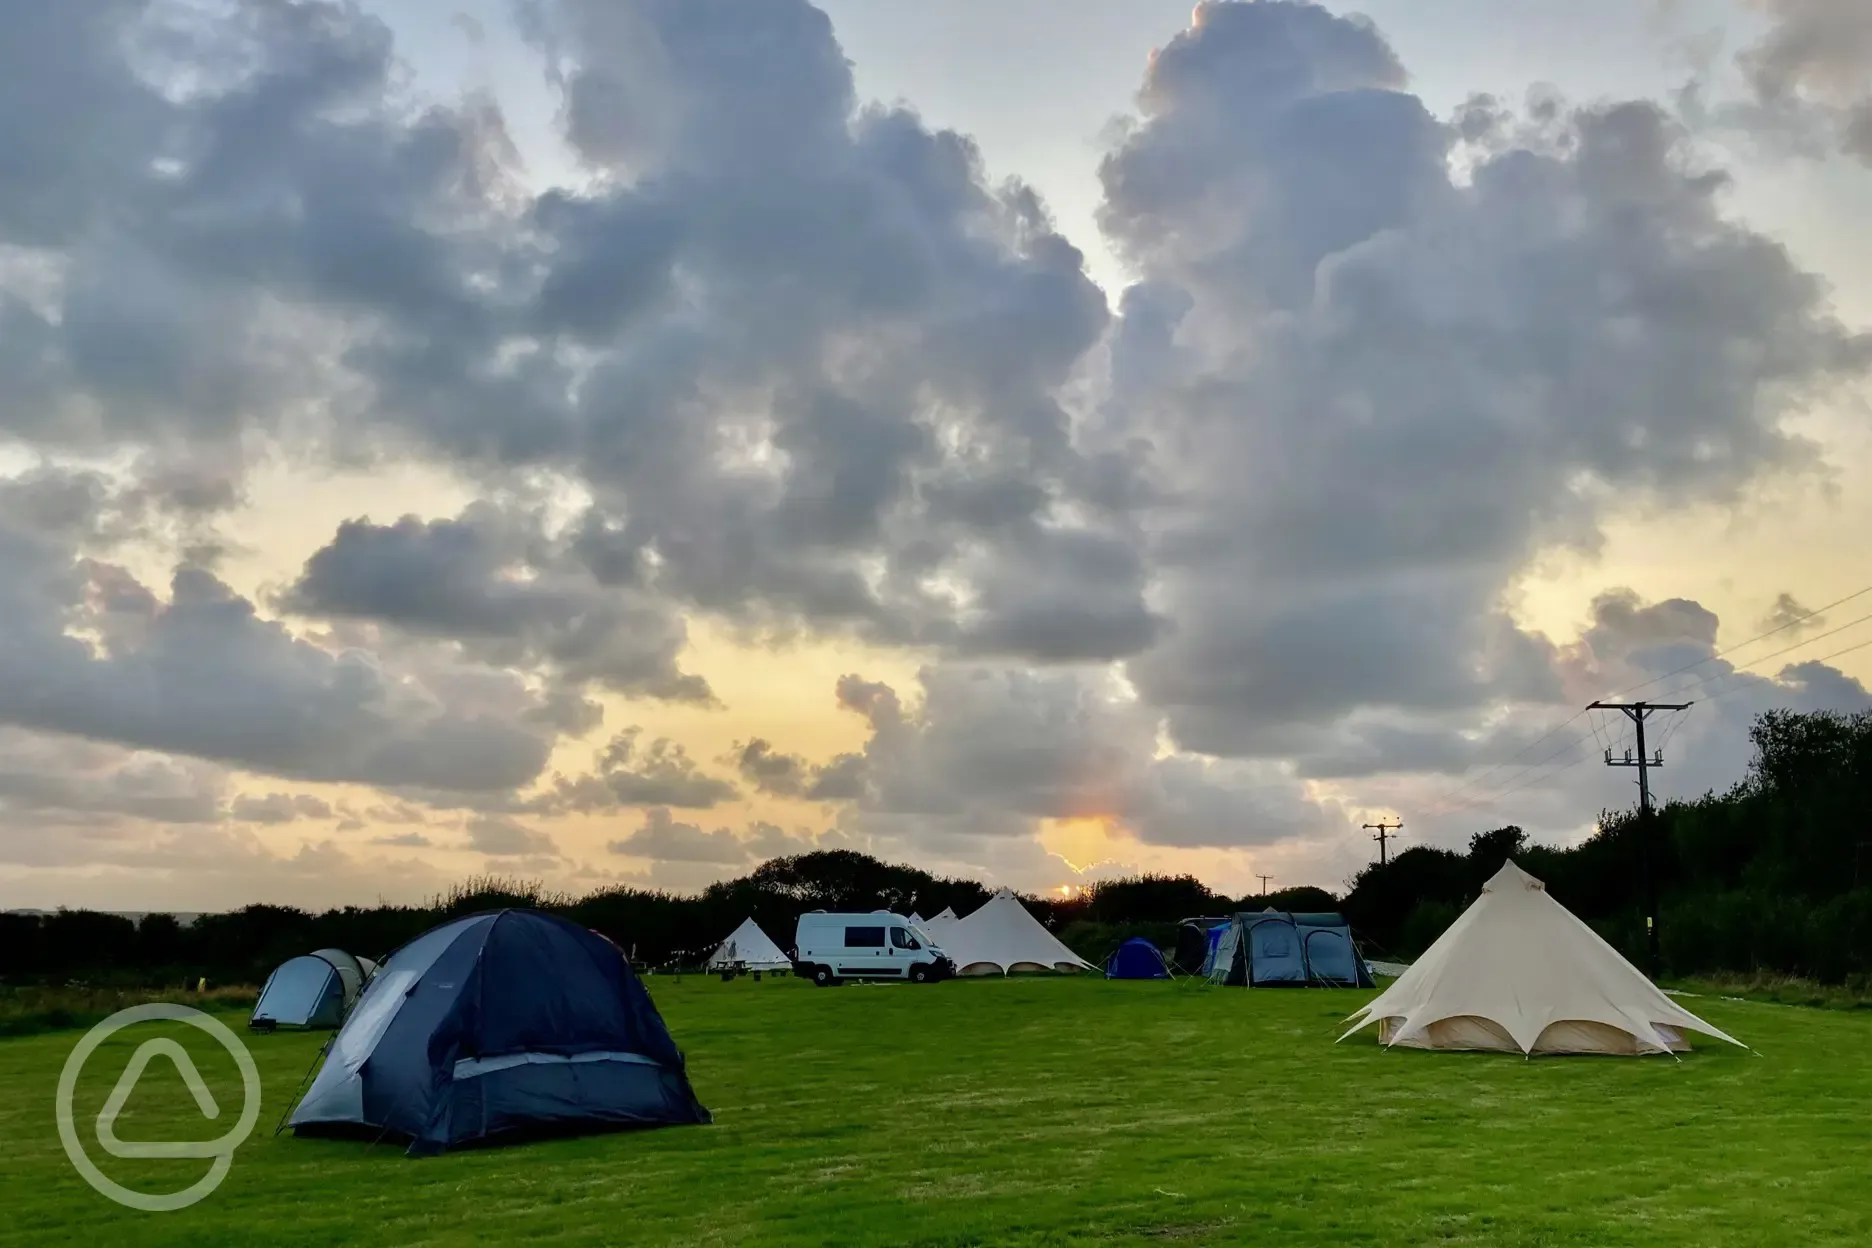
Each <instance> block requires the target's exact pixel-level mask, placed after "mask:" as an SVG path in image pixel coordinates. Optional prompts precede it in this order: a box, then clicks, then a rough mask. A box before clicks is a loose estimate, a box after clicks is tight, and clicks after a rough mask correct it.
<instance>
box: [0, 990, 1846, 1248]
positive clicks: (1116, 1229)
mask: <svg viewBox="0 0 1872 1248" xmlns="http://www.w3.org/2000/svg"><path fill="white" fill-rule="evenodd" d="M650 984H651V990H652V992H653V994H654V995H655V998H656V1000H657V1003H658V1005H659V1007H660V1008H661V1009H662V1011H663V1014H664V1017H665V1018H666V1019H667V1020H668V1022H669V1024H670V1027H671V1029H672V1030H673V1031H674V1032H675V1034H676V1036H677V1039H678V1041H679V1042H680V1043H681V1044H682V1045H683V1046H684V1047H685V1049H686V1050H687V1051H688V1053H689V1057H690V1066H691V1072H692V1076H693V1079H694V1082H695V1085H696V1088H697V1091H698V1093H699V1094H700V1096H701V1098H702V1100H703V1103H704V1104H706V1105H708V1106H709V1107H710V1108H711V1109H712V1110H713V1111H714V1112H715V1118H716V1121H715V1124H714V1125H713V1126H707V1127H682V1128H669V1129H662V1130H655V1131H644V1132H637V1133H631V1134H623V1135H605V1136H594V1137H586V1138H583V1139H572V1140H559V1141H552V1142H547V1143H536V1144H529V1145H525V1146H520V1147H510V1148H505V1149H487V1150H480V1151H468V1152H461V1153H455V1154H450V1155H445V1156H442V1157H438V1158H433V1159H428V1160H422V1161H414V1160H410V1159H408V1158H406V1157H405V1156H403V1154H402V1152H401V1150H400V1149H398V1148H396V1147H394V1146H391V1145H388V1144H384V1145H378V1146H375V1147H371V1146H367V1145H365V1144H361V1143H349V1142H338V1141H315V1140H300V1139H295V1138H293V1137H292V1135H291V1134H290V1133H287V1134H284V1135H280V1136H278V1137H277V1138H275V1137H273V1136H272V1135H270V1132H271V1130H272V1127H273V1124H274V1123H275V1122H276V1121H277V1120H278V1118H279V1117H280V1114H281V1113H282V1111H283V1110H284V1109H285V1108H286V1105H287V1104H288V1101H289V1099H290V1097H291V1095H292V1093H293V1091H294V1089H295V1088H296V1087H297V1086H298V1084H299V1081H300V1079H301V1077H302V1076H303V1075H304V1074H305V1072H306V1069H307V1066H308V1065H309V1064H310V1062H311V1061H312V1059H313V1056H314V1055H315V1054H316V1052H317V1051H318V1048H319V1046H320V1044H321V1043H322V1040H323V1037H321V1036H309V1035H303V1034H298V1035H293V1034H284V1033H282V1034H275V1035H271V1036H256V1037H251V1038H250V1039H249V1041H248V1043H249V1045H250V1047H251V1049H252V1051H253V1053H254V1056H255V1058H256V1059H257V1061H258V1064H259V1067H260V1070H261V1073H262V1076H263V1080H264V1084H265V1103H264V1107H263V1111H262V1115H261V1126H260V1129H259V1130H258V1131H256V1133H255V1137H254V1139H253V1140H252V1141H251V1142H250V1143H249V1144H248V1145H247V1146H245V1147H244V1148H242V1149H241V1150H240V1152H239V1153H238V1154H237V1156H236V1158H235V1161H234V1165H233V1169H232V1172H231V1173H230V1175H229V1177H228V1179H227V1181H226V1182H225V1183H224V1184H223V1185H222V1186H221V1188H220V1189H219V1190H218V1191H216V1192H215V1193H214V1194H213V1195H211V1196H209V1197H208V1198H207V1199H206V1200H205V1201H203V1202H202V1203H200V1204H198V1205H196V1206H194V1207H192V1208H190V1209H187V1210H183V1211H181V1212H177V1213H165V1214H140V1213H134V1212H131V1211H128V1210H125V1209H122V1208H120V1207H118V1206H116V1205H114V1204H111V1203H109V1202H107V1201H106V1200H104V1199H103V1198H102V1197H100V1196H98V1195H96V1194H94V1193H93V1192H92V1191H91V1190H90V1189H89V1188H88V1187H86V1186H84V1185H83V1184H82V1183H81V1181H80V1180H79V1179H78V1177H77V1175H76V1173H75V1172H74V1171H73V1170H72V1168H71V1167H70V1165H69V1164H68V1163H67V1162H66V1160H65V1157H64V1154H63V1153H62V1151H61V1149H60V1146H59V1143H58V1139H57V1135H56V1132H55V1127H54V1123H53V1087H54V1085H55V1083H56V1081H57V1079H58V1074H59V1069H60V1067H61V1065H62V1063H63V1062H64V1059H65V1055H66V1053H67V1052H68V1051H69V1050H70V1049H71V1047H72V1045H73V1044H74V1043H75V1042H76V1041H77V1039H78V1036H79V1034H80V1033H78V1032H66V1033H63V1034H59V1035H44V1036H34V1037H27V1038H21V1039H13V1040H6V1041H0V1193H3V1195H0V1208H4V1216H0V1244H28V1243H30V1244H56V1243H84V1244H87V1245H103V1244H120V1243H138V1244H176V1245H190V1246H196V1245H202V1244H212V1243H231V1242H241V1243H254V1242H265V1243H268V1244H270V1245H280V1246H288V1245H309V1244H331V1245H337V1244H345V1243H353V1242H369V1243H375V1244H387V1245H397V1246H398V1248H403V1246H405V1245H428V1244H496V1243H508V1242H513V1243H521V1242H524V1243H533V1244H551V1245H558V1244H607V1243H610V1244H669V1245H714V1244H733V1245H750V1246H752V1245H760V1246H762V1248H766V1246H769V1245H782V1246H784V1245H822V1244H823V1245H867V1244H876V1245H955V1246H960V1245H1063V1244H1157V1243H1166V1242H1171V1243H1191V1244H1208V1243H1216V1244H1276V1243H1278V1244H1283V1245H1315V1244H1317V1245H1367V1244H1368V1245H1381V1244H1382V1245H1385V1246H1386V1248H1395V1246H1397V1245H1418V1244H1480V1245H1491V1246H1495V1245H1501V1246H1517V1245H1521V1246H1527V1248H1533V1246H1535V1245H1574V1244H1577V1245H1591V1246H1593V1248H1608V1246H1612V1245H1645V1246H1646V1248H1657V1246H1660V1245H1676V1244H1682V1245H1697V1246H1698V1248H1710V1246H1713V1245H1748V1246H1750V1248H1754V1246H1756V1245H1761V1244H1767V1243H1777V1244H1820V1243H1840V1244H1866V1243H1872V1200H1869V1199H1867V1196H1866V1189H1865V1176H1866V1175H1867V1174H1868V1173H1872V1130H1868V1129H1867V1125H1866V1121H1867V1120H1866V1106H1867V1105H1868V1104H1872V1016H1868V1015H1866V1014H1863V1013H1848V1012H1835V1011H1818V1010H1795V1009H1788V1008H1784V1007H1778V1006H1770V1005H1758V1004H1752V1003H1734V1002H1727V1001H1722V1000H1697V1001H1694V1002H1692V1003H1691V1004H1692V1005H1693V1006H1694V1007H1695V1008H1696V1009H1697V1010H1698V1011H1699V1012H1702V1013H1704V1015H1705V1016H1706V1017H1708V1018H1709V1020H1710V1021H1711V1022H1713V1023H1715V1024H1716V1025H1717V1026H1720V1027H1723V1028H1725V1029H1727V1030H1730V1031H1731V1032H1732V1033H1733V1034H1735V1035H1738V1036H1740V1037H1741V1038H1743V1039H1745V1040H1747V1041H1748V1042H1750V1043H1751V1044H1753V1045H1754V1046H1755V1048H1756V1049H1757V1050H1758V1051H1759V1054H1760V1055H1759V1056H1756V1055H1754V1054H1750V1053H1747V1052H1744V1051H1742V1050H1738V1049H1732V1048H1730V1047H1729V1046H1727V1045H1721V1044H1719V1043H1712V1044H1708V1045H1704V1044H1701V1043H1699V1047H1698V1048H1697V1050H1696V1052H1694V1053H1692V1054H1690V1055H1688V1056H1687V1057H1686V1058H1685V1059H1684V1060H1683V1061H1681V1062H1678V1061H1672V1060H1669V1059H1665V1058H1650V1059H1618V1058H1547V1059H1539V1060H1535V1061H1526V1060H1523V1059H1520V1058H1516V1057H1504V1056H1500V1055H1487V1054H1438V1053H1421V1052H1407V1051H1404V1050H1398V1051H1394V1052H1389V1053H1386V1052H1382V1051H1380V1050H1379V1049H1378V1047H1377V1045H1376V1044H1375V1042H1374V1041H1373V1040H1372V1039H1371V1038H1370V1033H1369V1032H1366V1033H1361V1034H1360V1035H1359V1036H1357V1037H1354V1038H1353V1039H1351V1040H1348V1041H1346V1042H1345V1043H1344V1044H1341V1045H1337V1046H1335V1045H1334V1044H1333V1039H1334V1037H1335V1036H1336V1035H1337V1034H1338V1033H1337V1028H1336V1025H1337V1023H1338V1021H1339V1020H1340V1019H1341V1018H1342V1017H1343V1016H1344V1015H1345V1014H1347V1013H1348V1012H1350V1011H1351V1010H1352V1009H1353V1008H1355V1007H1356V1005H1357V1004H1358V1003H1359V1002H1360V1001H1361V1000H1362V999H1364V997H1365V996H1366V995H1368V994H1364V993H1357V992H1325V991H1309V992H1280V991H1274V990H1264V991H1247V992H1244V991H1241V990H1223V989H1209V988H1202V987H1197V986H1186V985H1182V984H1164V983H1104V982H1100V981H1097V980H1041V979H1033V980H1011V981H974V982H967V981H965V982H959V983H949V984H942V985H938V986H935V987H931V988H909V987H899V986H891V987H849V988H844V989H837V990H832V991H825V990H817V989H814V988H812V987H810V986H809V985H807V984H804V983H800V982H797V981H788V980H769V981H766V982H763V983H758V984H757V983H753V982H752V981H750V980H747V979H742V980H737V981H735V982H733V983H727V984H724V983H722V982H720V981H719V980H715V979H708V978H701V977H688V978H685V979H684V980H683V981H682V982H681V983H676V982H673V981H671V980H669V979H667V978H656V979H653V980H651V981H650ZM233 1021H235V1023H236V1024H237V1027H238V1022H239V1020H238V1017H236V1018H235V1019H234V1020H233ZM177 1030H178V1034H179V1038H182V1039H183V1040H184V1042H185V1043H186V1044H187V1046H188V1047H189V1049H190V1051H191V1052H192V1053H195V1054H197V1055H198V1056H197V1062H198V1065H199V1066H200V1067H201V1069H202V1072H203V1074H204V1075H205V1076H206V1077H207V1078H208V1080H209V1083H210V1086H211V1087H212V1088H213V1089H214V1091H215V1095H216V1096H217V1098H218V1099H219V1101H220V1104H221V1105H222V1106H223V1111H222V1112H223V1117H222V1119H221V1122H220V1124H219V1125H222V1126H225V1124H227V1123H229V1122H231V1120H232V1117H233V1114H234V1112H235V1111H236V1110H237V1108H238V1104H239V1100H238V1081H237V1076H236V1074H235V1071H234V1067H233V1063H232V1062H231V1061H230V1060H229V1059H228V1058H227V1057H226V1056H225V1055H223V1054H219V1053H218V1052H217V1050H216V1049H215V1048H214V1046H213V1044H212V1042H211V1041H209V1040H207V1038H206V1037H201V1036H199V1034H198V1033H194V1032H191V1031H188V1030H187V1029H177ZM154 1034H158V1032H157V1030H156V1029H154V1028H148V1029H139V1030H137V1031H134V1032H131V1033H126V1034H125V1035H123V1036H120V1037H119V1038H118V1040H117V1041H115V1042H112V1043H110V1044H107V1045H106V1046H105V1047H104V1048H103V1049H101V1050H100V1051H99V1052H98V1053H97V1054H96V1055H95V1057H94V1059H93V1060H92V1062H91V1063H90V1064H89V1065H88V1066H87V1068H86V1075H85V1077H84V1079H83V1080H82V1081H81V1083H80V1092H79V1097H78V1118H79V1121H80V1123H81V1124H88V1123H89V1121H90V1119H91V1118H92V1117H93V1116H94V1115H95V1114H96V1112H97V1109H98V1107H99V1106H100V1105H101V1104H102V1102H103V1099H104V1097H105V1096H106V1095H107V1094H108V1092H109V1090H110V1088H111V1086H112V1085H113V1084H114V1083H115V1082H116V1079H117V1076H118V1074H119V1073H120V1072H121V1071H122V1069H123V1066H124V1063H125V1062H126V1061H127V1059H128V1056H129V1053H130V1051H131V1050H132V1048H133V1047H134V1046H135V1045H136V1044H138V1043H141V1041H142V1040H144V1039H147V1038H149V1037H150V1036H151V1035H154ZM150 1072H151V1073H150V1074H149V1075H148V1076H147V1077H146V1078H145V1080H144V1081H143V1084H142V1086H141V1087H140V1088H139V1090H138V1092H137V1094H136V1095H135V1096H134V1097H132V1099H131V1101H130V1104H129V1108H128V1110H127V1111H126V1113H125V1115H124V1117H123V1118H122V1119H121V1120H120V1126H119V1134H120V1136H121V1137H122V1138H124V1139H126V1140H130V1139H155V1138H190V1137H200V1136H202V1135H206V1134H210V1133H211V1132H210V1131H207V1130H202V1129H201V1128H202V1127H203V1125H204V1124H202V1121H201V1118H200V1115H199V1113H198V1112H197V1110H196V1108H195V1106H194V1103H193V1101H192V1100H190V1099H189V1098H188V1097H187V1095H186V1093H184V1092H183V1090H182V1088H181V1084H180V1080H179V1079H177V1078H175V1077H174V1075H173V1073H172V1072H170V1071H169V1068H168V1066H167V1064H166V1063H164V1062H160V1061H159V1062H157V1063H155V1064H154V1065H152V1066H151V1067H150ZM165 1076H166V1077H165ZM83 1134H84V1136H85V1138H86V1139H87V1142H88V1143H92V1144H95V1140H94V1138H93V1137H91V1135H90V1133H89V1131H88V1130H85V1131H84V1132H83ZM92 1156H93V1157H96V1158H99V1159H100V1163H101V1164H105V1165H106V1166H107V1173H109V1174H111V1175H112V1177H114V1178H117V1179H118V1180H119V1181H120V1182H125V1183H128V1184H131V1185H132V1186H142V1187H145V1188H147V1189H148V1190H157V1191H173V1190H176V1189H179V1188H181V1187H183V1186H185V1185H186V1184H187V1183H189V1182H191V1181H193V1180H194V1179H195V1178H196V1177H198V1176H199V1175H201V1174H202V1173H203V1172H204V1169H205V1165H206V1163H205V1162H200V1161H193V1162H186V1161H144V1162H134V1161H123V1160H116V1159H111V1158H108V1157H105V1156H104V1155H103V1154H102V1151H101V1150H95V1151H93V1153H92Z"/></svg>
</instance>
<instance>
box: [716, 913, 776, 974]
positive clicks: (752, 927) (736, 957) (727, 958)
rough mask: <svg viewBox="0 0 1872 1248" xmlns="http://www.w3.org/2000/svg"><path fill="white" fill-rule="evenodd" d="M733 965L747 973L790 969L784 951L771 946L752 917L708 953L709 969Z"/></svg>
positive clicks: (770, 942) (764, 933)
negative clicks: (743, 968)
mask: <svg viewBox="0 0 1872 1248" xmlns="http://www.w3.org/2000/svg"><path fill="white" fill-rule="evenodd" d="M736 962H739V963H741V964H742V965H744V966H746V967H747V969H748V970H750V971H780V970H785V969H786V968H787V967H789V966H792V965H793V963H792V962H791V961H790V960H789V959H788V958H787V956H786V953H785V951H783V950H782V949H781V948H780V946H779V945H776V944H774V943H773V941H772V940H770V939H769V938H768V936H767V933H766V932H763V931H761V929H760V924H758V923H756V922H755V921H754V920H753V918H752V917H750V918H749V919H748V920H747V921H746V922H744V923H743V924H741V926H740V927H737V928H735V930H734V933H733V934H732V935H730V936H729V937H728V939H727V940H724V941H722V943H721V944H720V945H719V946H718V947H717V948H716V950H715V952H714V953H711V954H709V960H708V964H709V966H710V968H714V967H719V966H733V965H734V964H735V963H736Z"/></svg>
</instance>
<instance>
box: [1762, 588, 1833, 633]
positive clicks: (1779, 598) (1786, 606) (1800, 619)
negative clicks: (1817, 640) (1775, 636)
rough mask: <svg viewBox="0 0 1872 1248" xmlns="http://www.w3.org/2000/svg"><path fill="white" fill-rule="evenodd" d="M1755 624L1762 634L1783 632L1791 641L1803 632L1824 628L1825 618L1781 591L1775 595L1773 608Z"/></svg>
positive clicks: (1791, 595) (1784, 591)
mask: <svg viewBox="0 0 1872 1248" xmlns="http://www.w3.org/2000/svg"><path fill="white" fill-rule="evenodd" d="M1757 624H1758V627H1759V628H1760V629H1761V631H1762V632H1771V631H1772V632H1785V633H1786V634H1787V635H1788V637H1789V638H1790V639H1791V638H1794V637H1798V636H1800V635H1801V634H1802V633H1804V632H1810V631H1812V630H1813V629H1816V628H1821V627H1824V626H1825V624H1826V616H1824V615H1821V614H1820V613H1819V612H1817V611H1815V610H1814V609H1813V608H1811V607H1808V606H1805V605H1803V604H1802V603H1801V602H1800V600H1799V599H1797V598H1795V597H1794V595H1793V594H1790V593H1788V592H1787V591H1786V590H1783V591H1782V592H1781V593H1779V594H1776V595H1775V600H1774V606H1772V607H1770V608H1769V610H1768V614H1766V615H1764V616H1763V617H1762V618H1761V619H1760V620H1759V621H1757Z"/></svg>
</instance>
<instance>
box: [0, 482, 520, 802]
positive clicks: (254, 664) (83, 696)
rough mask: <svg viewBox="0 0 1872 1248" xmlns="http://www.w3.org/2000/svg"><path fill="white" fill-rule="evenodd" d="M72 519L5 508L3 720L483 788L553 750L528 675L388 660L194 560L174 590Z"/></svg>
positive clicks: (317, 774) (1, 490)
mask: <svg viewBox="0 0 1872 1248" xmlns="http://www.w3.org/2000/svg"><path fill="white" fill-rule="evenodd" d="M11 489H12V483H11V482H7V481H0V496H4V495H5V494H7V493H9V492H10V491H11ZM69 529H70V525H69V524H67V525H66V526H65V528H64V529H61V528H59V527H57V526H54V527H52V528H51V530H50V531H48V530H47V529H45V528H41V527H37V526H30V525H26V524H22V523H21V522H20V521H19V520H18V519H17V518H16V517H10V516H9V515H8V514H7V513H6V511H5V510H4V509H0V614H3V615H4V617H5V618H6V620H7V628H6V630H5V632H4V634H0V724H11V725H14V726H17V727H21V728H28V729H34V730H38V731H43V732H56V733H63V734H67V735H70V736H76V737H84V738H88V739H92V740H98V741H112V742H116V743H119V744H122V745H125V746H130V747H133V748H142V749H150V750H159V751H164V752H167V753H173V754H182V755H191V756H194V757H197V758H203V759H210V760H214V761H217V762H222V763H226V764H230V765H240V766H246V767H250V768H253V769H255V770H258V771H262V772H266V773H269V774H272V775H278V776H290V777H297V778H300V779H305V780H324V781H357V782H362V783H371V784H381V785H397V784H409V785H417V786H428V787H433V788H436V789H453V790H468V791H476V790H489V789H505V788H511V787H514V786H517V785H524V784H527V783H529V782H531V781H532V780H533V779H534V778H535V777H537V776H538V775H539V773H540V771H541V769H542V768H543V766H544V764H545V761H546V755H547V752H548V749H549V746H550V739H551V737H550V733H549V732H547V731H544V730H542V729H541V728H539V727H537V726H535V725H534V724H532V723H530V722H528V720H527V712H529V711H530V710H531V709H532V708H533V705H534V702H535V699H534V697H533V695H532V694H530V693H529V692H528V691H527V689H526V688H525V686H524V685H523V684H522V683H521V682H520V681H519V679H518V678H517V677H515V676H512V675H502V676H500V677H497V678H487V679H477V680H473V681H469V682H464V683H460V684H457V685H455V687H454V688H451V682H452V681H453V680H454V675H453V673H451V671H450V670H448V669H447V668H441V669H438V670H436V671H434V672H432V673H427V674H422V673H413V672H397V671H388V670H385V668H384V667H383V666H382V665H381V664H380V663H379V662H378V660H377V658H376V656H374V655H373V654H371V653H368V652H365V651H359V650H342V651H337V652H333V651H330V650H327V649H324V648H322V647H320V646H318V645H315V644H313V643H312V642H310V641H307V640H306V639H304V638H302V637H299V636H295V635H294V634H293V633H291V632H289V631H288V630H287V629H286V628H284V627H283V626H282V625H280V624H279V623H277V622H275V621H272V620H268V619H266V618H264V617H262V616H261V615H260V614H259V613H258V611H257V610H256V608H255V606H254V604H253V603H252V602H250V601H248V600H247V599H246V598H244V597H242V596H241V595H239V594H237V593H235V592H234V591H233V590H232V589H231V588H230V587H229V586H228V585H227V584H226V583H225V582H223V581H222V580H220V579H219V578H218V577H216V576H215V575H214V574H213V573H212V572H210V571H208V570H207V569H205V568H202V567H199V566H193V565H189V564H186V563H185V564H182V565H179V566H177V567H176V569H175V570H174V573H173V575H172V577H171V579H170V584H169V586H168V593H167V596H166V597H163V596H159V595H158V594H157V593H155V592H154V591H152V590H151V589H150V588H148V587H146V586H145V585H143V584H142V582H140V581H139V580H138V579H137V578H136V577H135V576H134V575H132V574H131V573H130V572H129V571H128V570H126V569H125V568H124V567H122V566H119V565H116V564H112V563H107V562H103V561H101V560H98V559H93V558H90V557H87V556H85V555H84V554H83V553H82V548H81V546H80V545H79V544H78V543H77V541H76V540H75V538H74V535H73V534H72V533H71V532H70V531H69ZM471 686H472V687H471ZM451 693H453V694H457V695H459V697H458V698H456V699H454V700H451V698H450V697H449V696H448V695H449V694H451Z"/></svg>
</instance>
